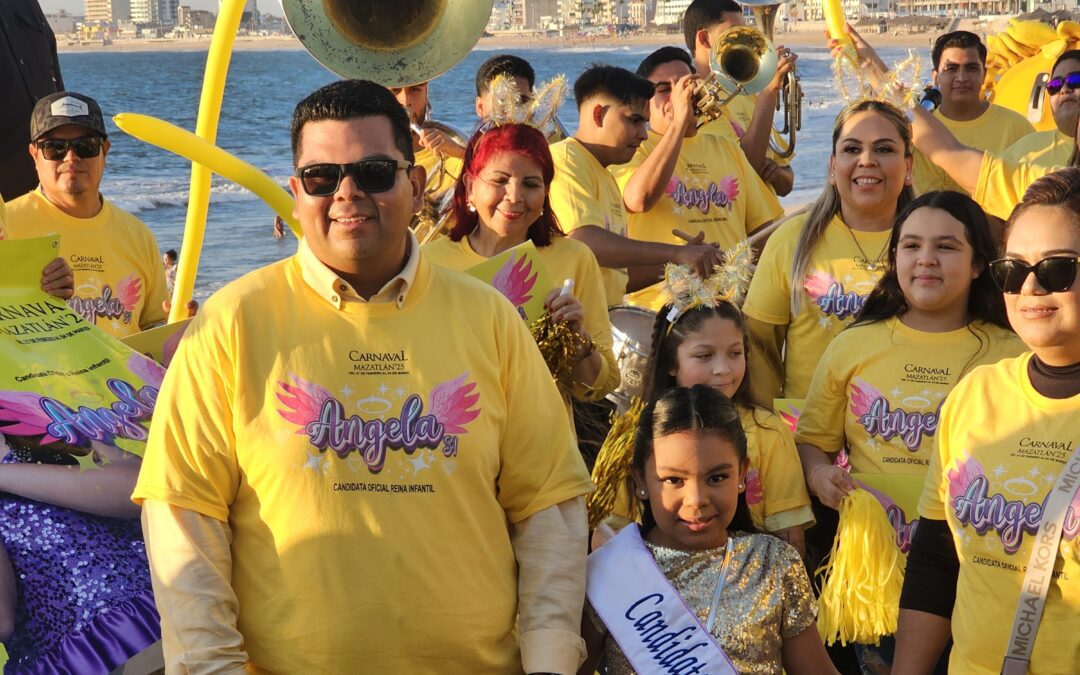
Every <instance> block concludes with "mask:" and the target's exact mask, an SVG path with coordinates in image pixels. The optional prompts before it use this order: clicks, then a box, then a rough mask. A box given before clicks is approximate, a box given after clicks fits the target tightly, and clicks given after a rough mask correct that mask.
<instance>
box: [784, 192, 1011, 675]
mask: <svg viewBox="0 0 1080 675" xmlns="http://www.w3.org/2000/svg"><path fill="white" fill-rule="evenodd" d="M996 256H997V252H996V249H995V247H994V243H993V240H992V238H991V236H990V230H989V226H988V224H987V218H986V215H985V214H984V213H983V211H982V209H980V208H979V206H978V205H977V204H976V203H975V202H973V201H972V200H971V199H970V198H969V197H967V196H966V195H963V194H960V193H958V192H929V193H927V194H924V195H922V196H920V197H918V198H916V199H915V201H913V202H912V203H911V204H910V205H909V206H908V207H907V208H906V209H904V211H903V212H902V213H901V214H900V215H899V216H898V217H897V219H896V226H895V227H894V228H893V231H892V237H891V238H890V240H889V249H888V263H887V267H886V269H885V275H884V276H883V277H882V279H881V281H879V282H878V284H877V286H876V287H875V288H874V290H873V291H871V293H870V295H869V297H867V299H866V304H865V305H863V308H862V311H861V312H860V314H859V316H858V317H857V318H856V320H855V323H854V324H853V325H852V326H851V327H850V328H848V329H846V330H844V331H843V332H842V333H841V334H840V335H838V336H836V338H834V339H833V341H832V342H831V343H829V346H828V348H827V349H826V350H825V354H824V355H823V356H822V359H821V362H820V364H819V365H818V367H817V370H816V371H815V373H814V379H813V381H812V382H811V384H810V392H809V394H808V395H807V397H806V405H805V407H804V410H803V413H802V416H801V417H800V418H799V425H798V430H797V431H796V433H795V440H796V442H797V443H798V448H799V454H800V456H801V457H802V463H803V468H804V470H805V474H806V483H807V486H808V487H809V488H810V492H811V494H813V495H815V496H816V497H817V498H818V499H820V500H821V503H822V504H824V505H825V506H827V507H829V508H832V509H836V508H838V506H839V503H840V500H841V498H842V497H843V496H844V495H845V494H847V493H848V492H849V491H850V490H852V489H853V488H854V484H855V480H853V478H855V479H857V478H859V474H862V475H863V476H865V481H866V482H867V483H868V485H869V487H870V488H872V489H873V490H875V494H877V495H878V497H879V499H881V501H882V504H883V505H884V506H885V508H886V512H887V513H888V515H889V518H890V520H891V521H892V524H893V526H894V527H895V528H896V530H897V544H898V545H899V547H900V550H901V551H902V552H905V553H906V552H907V551H908V549H909V548H910V545H911V536H912V533H913V532H914V531H915V528H916V524H917V514H916V513H915V504H916V500H917V499H918V494H919V492H920V490H921V488H922V484H923V480H924V478H925V476H926V471H927V466H928V465H929V464H930V455H931V448H932V444H933V439H934V435H935V432H936V431H937V428H938V413H939V411H940V408H941V404H942V403H943V402H944V401H945V398H946V396H947V395H948V394H949V392H950V391H951V390H952V388H953V387H954V386H955V385H956V383H957V381H958V380H959V379H960V378H961V377H962V376H963V375H964V374H965V373H967V372H969V371H970V370H971V369H972V368H974V367H976V366H979V365H982V364H986V363H996V362H997V361H999V360H1001V359H1003V358H1008V357H1012V356H1016V355H1017V354H1019V353H1020V352H1022V351H1023V345H1022V344H1021V343H1020V341H1019V340H1018V339H1017V338H1016V336H1015V335H1014V334H1013V332H1012V331H1011V330H1010V329H1009V327H1008V322H1007V320H1006V318H1005V305H1004V303H1003V302H1002V300H1001V295H1000V294H999V293H998V292H997V290H996V289H995V288H994V283H993V281H992V280H991V279H990V272H989V270H988V268H987V265H988V263H989V262H990V260H992V259H994V258H995V257H996ZM841 449H846V450H847V453H848V457H849V461H850V470H851V472H852V473H853V474H856V475H855V476H854V477H852V476H849V475H848V472H847V470H846V469H844V468H841V467H839V466H836V464H835V463H834V456H835V454H836V453H837V452H839V451H840V450H841ZM886 554H887V552H886V551H882V555H886ZM892 651H893V650H892V641H891V639H886V640H884V641H883V642H882V645H881V646H880V647H878V648H872V647H871V648H863V649H857V652H859V653H860V661H862V663H863V667H864V672H877V671H875V670H873V669H872V668H871V667H870V664H876V665H878V666H882V665H884V666H888V665H889V664H890V663H891V661H892Z"/></svg>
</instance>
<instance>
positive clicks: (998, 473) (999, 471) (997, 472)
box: [994, 464, 1008, 478]
mask: <svg viewBox="0 0 1080 675" xmlns="http://www.w3.org/2000/svg"><path fill="white" fill-rule="evenodd" d="M1006 471H1008V469H1006V468H1005V465H1004V464H998V465H997V466H996V467H995V468H994V478H1001V477H1002V476H1004V475H1005V472H1006Z"/></svg>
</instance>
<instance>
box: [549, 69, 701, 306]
mask: <svg viewBox="0 0 1080 675" xmlns="http://www.w3.org/2000/svg"><path fill="white" fill-rule="evenodd" d="M652 95H653V85H652V83H651V82H649V81H648V80H646V79H645V78H643V77H639V76H637V75H635V74H634V73H631V72H630V71H629V70H626V69H624V68H619V67H617V66H608V65H595V66H592V67H590V68H587V69H586V70H585V72H583V73H582V74H581V75H580V76H579V77H578V79H577V81H576V82H574V98H575V100H576V101H577V105H578V117H579V122H578V128H577V131H576V132H574V135H573V136H572V137H570V138H567V139H566V140H564V141H560V142H558V143H555V144H553V145H552V146H551V156H552V159H554V161H555V179H554V180H553V181H552V183H551V189H550V190H549V192H548V194H549V198H550V200H551V208H552V209H554V210H555V215H556V217H557V218H558V219H559V225H560V226H561V227H562V229H563V231H564V232H566V233H567V234H568V235H569V236H570V238H572V239H576V240H578V241H580V242H582V243H584V244H585V245H586V246H588V247H589V248H590V249H591V250H592V252H593V254H594V255H595V256H596V260H597V262H599V263H600V266H601V273H602V274H603V277H604V289H605V292H606V295H607V304H608V306H609V307H610V306H612V305H618V304H619V303H621V302H622V299H623V294H625V293H626V291H627V281H628V275H627V272H628V270H629V272H630V274H629V277H630V278H633V280H634V282H635V283H633V284H631V285H630V288H629V290H631V291H636V290H638V289H639V288H640V287H641V277H642V276H643V275H640V274H637V273H636V272H637V269H638V268H639V267H641V266H653V267H654V266H656V265H663V264H664V263H668V262H677V263H682V264H684V265H688V266H690V267H691V268H693V269H696V270H698V272H699V273H700V274H702V275H708V274H709V273H711V271H712V269H713V266H715V265H717V264H719V262H720V253H719V251H718V250H717V248H716V247H715V246H711V245H708V244H690V243H686V242H683V243H682V244H678V245H677V244H662V243H655V242H648V241H638V240H635V239H629V238H627V235H626V229H627V226H626V221H627V218H626V209H625V208H624V207H623V198H622V193H621V192H620V191H619V185H618V183H617V182H616V181H615V178H614V176H612V175H611V173H610V172H609V171H608V170H607V167H610V166H615V165H619V164H624V163H626V162H628V161H630V160H631V158H633V156H634V153H635V152H637V149H638V146H639V145H640V144H641V142H642V141H644V140H645V139H646V138H648V132H647V131H646V129H645V121H646V119H647V117H646V116H647V115H648V112H649V99H650V98H652ZM646 274H647V272H646ZM644 283H645V284H646V285H648V284H651V283H653V279H649V278H648V277H645V279H644Z"/></svg>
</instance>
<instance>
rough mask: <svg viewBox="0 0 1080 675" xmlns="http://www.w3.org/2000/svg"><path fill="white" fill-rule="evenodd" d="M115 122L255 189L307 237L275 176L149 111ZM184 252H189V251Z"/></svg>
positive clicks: (299, 234)
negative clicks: (150, 113) (272, 176)
mask: <svg viewBox="0 0 1080 675" xmlns="http://www.w3.org/2000/svg"><path fill="white" fill-rule="evenodd" d="M113 122H116V126H118V127H120V129H121V130H123V131H125V132H127V133H128V134H131V135H132V136H134V137H135V138H137V139H139V140H140V141H143V142H144V143H149V144H150V145H156V146H157V147H159V148H163V149H165V150H168V151H169V152H171V153H174V154H177V155H180V156H181V157H183V158H185V159H188V160H190V161H192V162H196V163H198V164H201V165H202V166H204V167H206V168H207V169H209V170H210V171H213V172H214V173H216V174H217V175H219V176H223V177H225V178H228V179H229V180H231V181H232V182H234V183H236V184H238V185H241V186H243V187H245V188H247V189H248V190H251V191H252V192H254V193H255V194H256V195H258V196H259V197H260V198H261V199H262V200H263V201H264V202H266V203H267V204H269V205H270V208H272V209H273V210H274V212H275V213H277V214H278V215H279V216H281V219H282V220H284V221H285V223H286V224H287V225H288V226H289V229H291V230H292V231H293V234H295V235H296V237H297V238H298V239H299V238H301V237H303V233H302V232H301V230H300V224H299V223H298V222H297V221H296V219H295V218H293V215H292V209H293V204H294V202H293V198H292V195H290V194H289V193H288V192H287V191H286V190H284V189H282V188H281V186H279V185H278V184H277V183H275V182H274V179H272V178H270V176H268V175H266V174H265V173H264V172H263V171H261V170H259V169H258V168H256V167H255V166H252V165H251V164H248V163H247V162H245V161H244V160H242V159H240V158H239V157H237V156H236V155H233V154H231V153H229V152H227V151H225V150H222V149H221V148H219V147H217V146H216V145H214V144H213V143H210V142H208V141H205V140H203V139H201V138H199V137H198V136H196V135H195V134H193V133H191V132H190V131H188V130H187V129H181V128H180V127H178V126H176V125H175V124H170V123H168V122H166V121H165V120H160V119H158V118H156V117H150V116H148V115H138V114H136V113H120V114H118V115H116V116H115V117H113ZM184 255H187V254H186V253H185V254H184Z"/></svg>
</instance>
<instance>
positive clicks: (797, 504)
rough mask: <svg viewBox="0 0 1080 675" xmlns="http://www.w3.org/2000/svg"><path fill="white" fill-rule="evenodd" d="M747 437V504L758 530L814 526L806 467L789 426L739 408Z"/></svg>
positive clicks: (769, 415) (762, 413) (766, 414)
mask: <svg viewBox="0 0 1080 675" xmlns="http://www.w3.org/2000/svg"><path fill="white" fill-rule="evenodd" d="M738 409H739V422H740V423H741V424H742V428H743V431H744V432H745V433H746V447H747V455H748V456H749V458H750V470H749V471H748V472H747V474H746V504H747V506H749V507H750V516H751V517H752V518H753V519H754V527H756V528H758V529H759V530H762V531H764V532H778V531H780V530H786V529H787V528H789V527H795V526H798V525H802V526H805V527H809V526H810V525H813V524H814V512H813V511H812V510H811V509H810V497H809V496H807V494H806V483H805V482H804V481H803V472H802V464H800V463H799V454H798V452H797V451H796V450H795V442H794V441H793V440H792V438H791V432H790V431H788V428H787V426H786V425H785V424H784V423H783V421H781V420H780V418H779V417H777V416H776V415H774V414H773V413H771V412H769V411H767V410H762V409H760V408H755V409H753V410H751V409H749V408H746V407H744V406H739V407H738Z"/></svg>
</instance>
